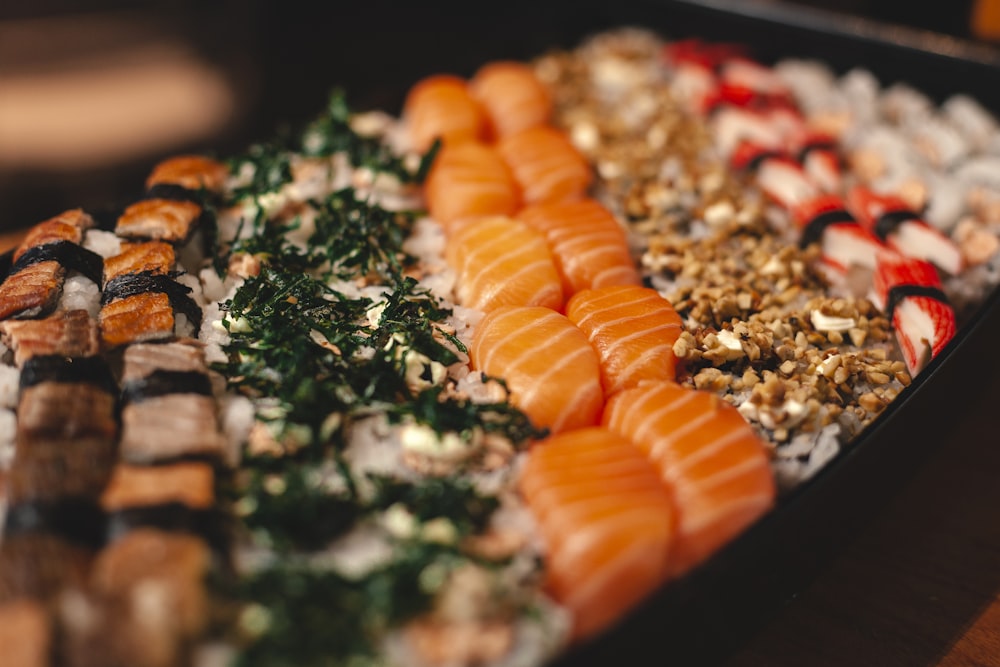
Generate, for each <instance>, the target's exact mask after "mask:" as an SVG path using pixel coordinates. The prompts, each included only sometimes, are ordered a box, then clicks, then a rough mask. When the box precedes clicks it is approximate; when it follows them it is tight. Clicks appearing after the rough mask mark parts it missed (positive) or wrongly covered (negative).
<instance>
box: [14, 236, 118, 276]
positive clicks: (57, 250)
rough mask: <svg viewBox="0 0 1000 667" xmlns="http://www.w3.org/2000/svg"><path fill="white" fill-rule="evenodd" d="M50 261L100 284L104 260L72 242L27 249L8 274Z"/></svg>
mask: <svg viewBox="0 0 1000 667" xmlns="http://www.w3.org/2000/svg"><path fill="white" fill-rule="evenodd" d="M52 259H54V260H56V261H57V262H59V264H61V265H62V266H64V267H66V268H67V269H73V270H75V271H79V272H80V273H82V274H83V275H85V276H86V277H87V278H90V279H91V280H93V281H94V282H95V283H97V284H98V285H100V284H101V279H102V277H103V274H104V259H103V258H102V257H101V256H100V255H98V254H97V253H96V252H93V251H92V250H87V249H86V248H84V247H83V246H82V245H79V244H77V243H73V242H72V241H55V242H54V243H45V244H43V245H39V246H34V247H33V248H29V249H28V250H26V251H25V252H24V254H23V255H21V256H20V257H18V259H17V261H16V262H14V264H13V266H12V267H11V269H10V273H11V274H12V275H13V274H15V273H17V272H18V271H20V270H21V269H23V268H24V267H26V266H31V265H32V264H37V263H39V262H45V261H48V260H52Z"/></svg>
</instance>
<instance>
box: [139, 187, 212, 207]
mask: <svg viewBox="0 0 1000 667" xmlns="http://www.w3.org/2000/svg"><path fill="white" fill-rule="evenodd" d="M142 198H143V199H170V200H173V201H189V202H193V203H195V204H199V205H200V204H202V203H204V201H205V195H204V193H203V192H202V191H200V190H191V189H190V188H185V187H184V186H183V185H177V184H176V183H156V184H154V185H153V186H152V187H150V188H148V189H147V190H146V192H145V193H143V195H142Z"/></svg>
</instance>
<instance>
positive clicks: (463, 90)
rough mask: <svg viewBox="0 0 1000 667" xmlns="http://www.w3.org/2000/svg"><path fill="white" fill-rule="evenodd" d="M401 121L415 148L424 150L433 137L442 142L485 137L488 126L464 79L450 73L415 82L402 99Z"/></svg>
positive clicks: (429, 144)
mask: <svg viewBox="0 0 1000 667" xmlns="http://www.w3.org/2000/svg"><path fill="white" fill-rule="evenodd" d="M403 121H404V123H405V128H406V133H407V136H408V137H409V140H410V144H411V145H412V146H413V148H414V149H415V150H418V151H426V150H427V149H428V148H430V147H431V144H433V143H434V140H435V139H441V141H442V143H444V144H449V143H453V142H460V141H465V140H469V139H472V140H477V139H485V136H486V130H487V127H488V125H487V123H488V120H487V117H486V112H485V111H484V110H483V108H482V106H480V104H479V102H477V101H476V100H475V99H473V97H472V94H471V93H470V92H469V87H468V85H467V83H466V81H465V79H463V78H461V77H458V76H455V75H452V74H434V75H431V76H428V77H425V78H423V79H421V80H420V81H418V82H417V83H416V84H414V85H413V87H412V88H410V90H409V92H408V93H407V95H406V99H405V100H404V102H403Z"/></svg>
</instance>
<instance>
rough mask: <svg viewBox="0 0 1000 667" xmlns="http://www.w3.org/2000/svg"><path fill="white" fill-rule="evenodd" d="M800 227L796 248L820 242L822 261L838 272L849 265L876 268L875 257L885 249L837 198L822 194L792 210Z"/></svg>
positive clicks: (838, 197) (794, 219) (844, 269)
mask: <svg viewBox="0 0 1000 667" xmlns="http://www.w3.org/2000/svg"><path fill="white" fill-rule="evenodd" d="M791 214H792V219H793V221H794V222H795V224H797V225H798V226H799V232H800V238H799V245H801V246H802V247H806V246H807V245H809V244H810V243H813V242H819V244H820V247H821V248H822V253H823V261H824V262H825V263H826V264H827V265H828V266H830V267H832V268H834V269H835V270H837V271H840V272H844V271H846V270H847V269H848V268H849V267H851V266H862V267H865V268H867V269H874V268H875V257H876V256H877V255H878V253H879V252H881V251H883V250H884V249H885V244H884V243H882V242H881V241H880V240H879V239H878V237H877V236H875V235H874V234H872V233H871V232H869V231H868V230H866V229H865V228H864V227H862V226H861V225H860V224H858V221H857V219H856V218H855V217H854V216H853V215H852V214H851V212H850V211H848V210H847V208H846V207H845V205H844V201H843V199H842V198H841V197H840V196H838V195H829V194H823V195H819V196H818V197H814V198H812V199H809V200H808V201H805V202H803V203H801V204H799V205H797V206H794V207H793V208H792V209H791Z"/></svg>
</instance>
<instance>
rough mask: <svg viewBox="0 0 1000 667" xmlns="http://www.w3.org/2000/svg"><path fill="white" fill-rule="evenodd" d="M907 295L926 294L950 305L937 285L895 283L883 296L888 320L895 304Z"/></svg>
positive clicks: (893, 311) (894, 309)
mask: <svg viewBox="0 0 1000 667" xmlns="http://www.w3.org/2000/svg"><path fill="white" fill-rule="evenodd" d="M908 296H926V297H929V298H931V299H934V300H935V301H940V302H941V303H943V304H945V305H950V302H949V301H948V296H947V295H946V294H945V293H944V292H943V291H942V290H941V289H940V288H938V287H933V286H931V285H896V286H895V287H890V288H889V293H888V294H887V295H886V298H885V316H886V319H888V320H889V322H892V316H893V314H894V313H895V312H896V306H898V305H899V302H900V301H902V300H903V299H905V298H906V297H908Z"/></svg>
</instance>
